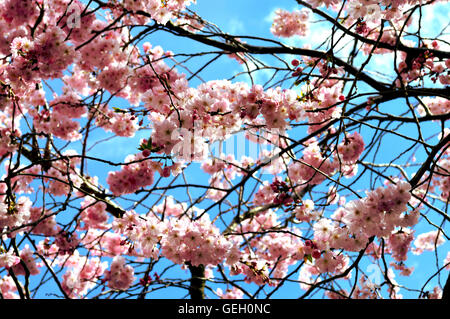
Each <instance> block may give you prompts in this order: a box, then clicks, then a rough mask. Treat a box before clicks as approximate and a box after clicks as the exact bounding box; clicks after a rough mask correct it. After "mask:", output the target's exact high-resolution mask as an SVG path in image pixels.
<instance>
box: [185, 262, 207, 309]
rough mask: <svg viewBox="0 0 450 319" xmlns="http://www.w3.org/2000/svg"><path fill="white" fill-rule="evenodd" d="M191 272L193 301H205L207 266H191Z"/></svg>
mask: <svg viewBox="0 0 450 319" xmlns="http://www.w3.org/2000/svg"><path fill="white" fill-rule="evenodd" d="M189 270H190V272H191V285H190V287H189V294H190V295H191V299H192V300H201V299H205V281H206V280H205V266H203V265H200V266H192V265H191V264H189Z"/></svg>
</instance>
